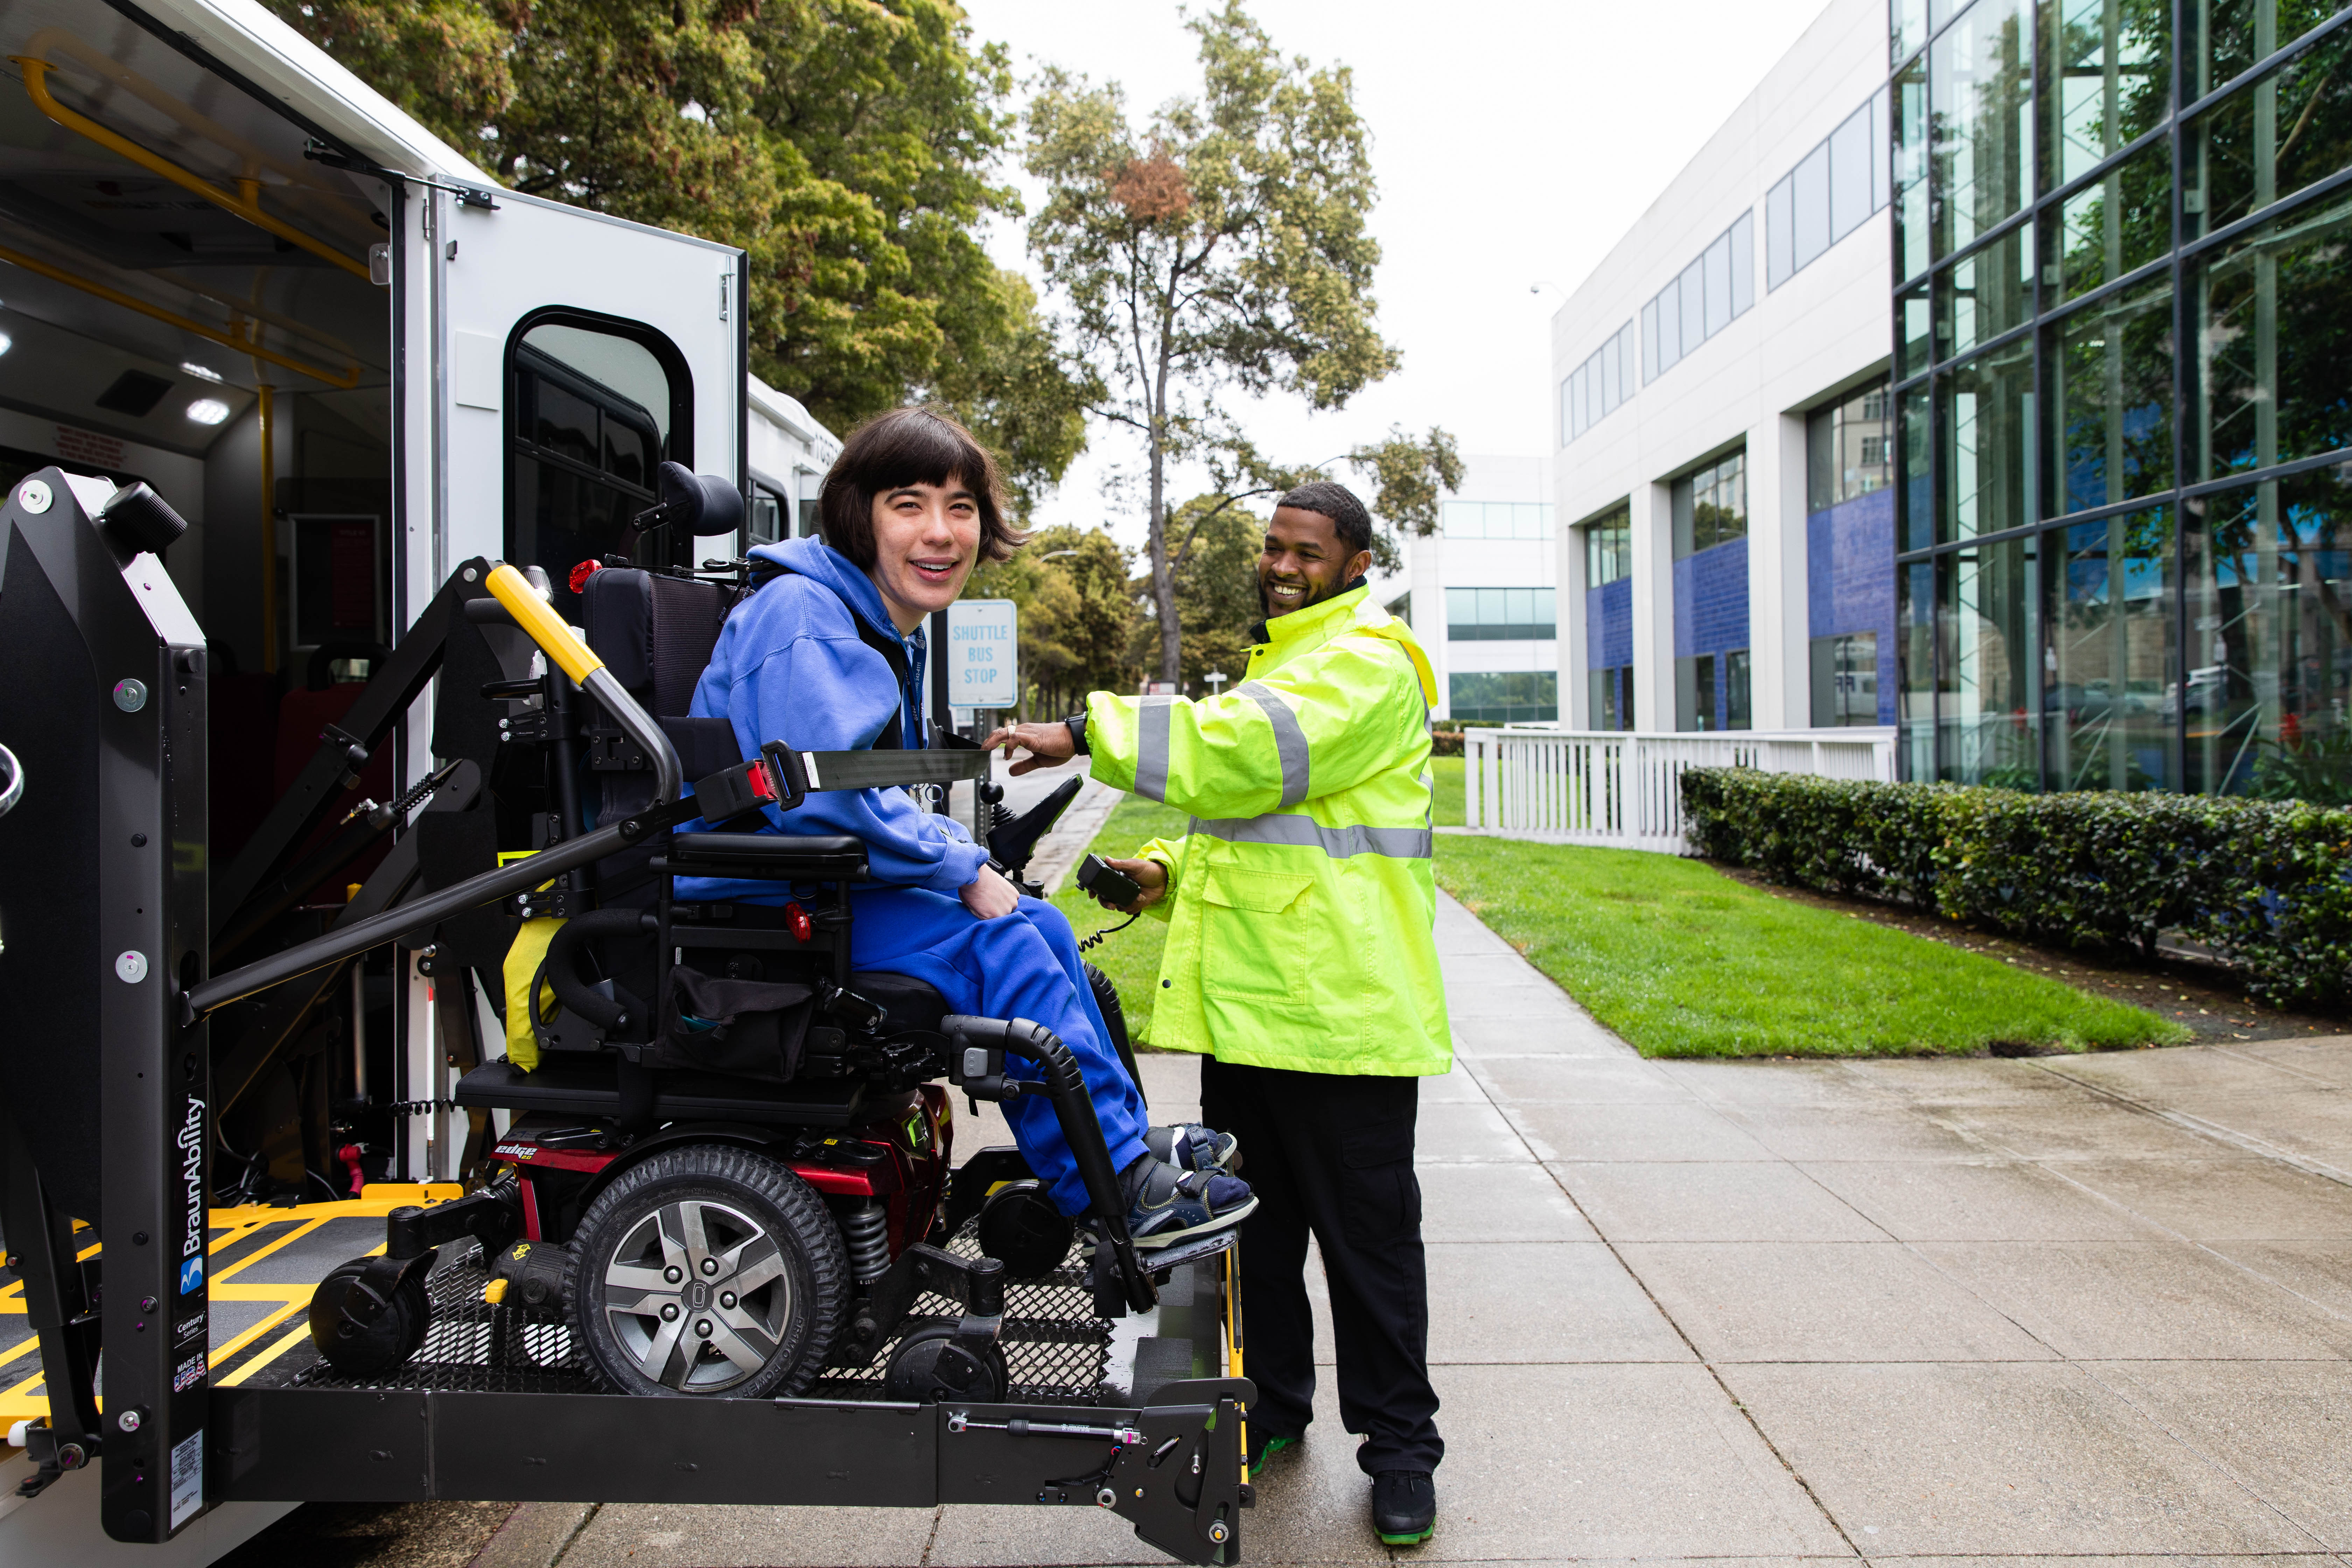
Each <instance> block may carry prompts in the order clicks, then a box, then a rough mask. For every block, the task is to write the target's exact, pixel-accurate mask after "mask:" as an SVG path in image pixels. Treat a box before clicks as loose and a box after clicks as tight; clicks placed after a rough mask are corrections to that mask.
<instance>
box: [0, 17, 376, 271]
mask: <svg viewBox="0 0 2352 1568" xmlns="http://www.w3.org/2000/svg"><path fill="white" fill-rule="evenodd" d="M8 58H10V59H12V60H14V61H16V64H17V66H18V67H19V68H22V69H23V71H24V73H25V91H26V95H27V96H29V97H30V98H31V99H32V100H33V106H34V107H35V108H36V109H38V110H40V111H41V112H42V113H43V114H46V115H47V116H48V117H49V118H50V119H51V120H53V121H57V122H58V124H59V125H62V126H64V127H65V128H66V129H67V130H68V131H70V132H73V133H74V134H76V135H77V136H85V137H88V138H89V140H90V141H92V142H97V143H98V144H99V145H100V146H101V147H104V148H106V149H107V150H108V151H109V152H112V153H121V155H122V156H123V157H125V158H128V159H130V160H131V162H132V163H136V164H138V165H139V166H140V167H141V168H142V169H146V170H150V171H152V173H154V174H161V175H163V178H165V179H167V180H169V181H171V182H172V183H173V184H175V185H178V186H180V187H182V188H183V189H184V190H190V191H194V193H195V194H196V195H200V196H202V197H204V198H205V200H206V201H208V202H210V203H212V204H213V205H215V206H216V207H219V208H220V209H221V210H223V211H224V212H229V213H234V214H236V216H238V217H241V218H243V219H244V220H245V221H246V222H247V223H249V224H251V225H253V226H255V227H257V228H260V229H266V230H268V232H269V233H271V234H274V235H276V236H277V237H278V238H280V239H283V240H286V241H287V242H289V244H293V245H299V246H300V247H302V248H303V249H305V250H307V251H309V252H310V254H311V255H313V256H316V257H320V258H322V259H324V260H328V261H331V262H333V263H334V264H335V265H336V266H338V267H340V268H342V269H343V270H344V271H346V272H349V273H351V274H352V275H353V276H355V277H359V278H368V265H367V263H366V262H364V261H358V260H354V259H353V258H351V257H348V256H345V255H344V254H343V253H342V252H341V251H340V250H337V249H336V248H335V247H333V246H331V245H329V244H328V243H327V242H326V241H325V240H323V239H320V238H319V237H316V236H315V235H310V234H306V233H304V232H303V231H302V230H300V229H299V228H296V227H295V226H293V225H292V224H290V223H288V222H286V221H284V220H283V219H281V218H276V217H272V216H270V215H269V214H268V213H266V212H264V211H262V209H261V182H260V181H259V180H239V181H237V187H238V188H237V189H236V191H234V192H231V191H226V190H223V189H222V188H221V187H220V186H218V185H215V184H213V183H212V182H211V181H210V180H207V179H205V178H204V176H202V175H201V174H194V173H192V172H190V171H189V170H186V169H183V168H182V167H180V165H179V164H177V163H173V162H172V161H171V160H170V159H169V158H166V157H163V155H161V154H160V153H151V152H149V151H148V150H147V149H146V148H144V147H142V146H141V145H139V143H138V142H133V141H131V139H130V138H129V137H127V136H124V135H122V134H121V133H120V132H114V131H110V130H108V129H107V128H106V127H105V126H103V125H100V123H99V122H98V121H95V120H92V119H90V118H89V116H88V115H84V114H78V113H76V112H75V111H74V110H70V109H68V108H67V107H66V106H65V105H64V104H62V103H59V102H58V100H57V99H56V98H55V97H54V96H53V95H52V94H51V93H50V91H49V84H48V82H47V75H48V72H49V71H50V69H51V66H50V65H49V62H48V61H47V60H44V59H37V58H34V57H32V56H30V55H11V56H9V57H8ZM369 280H370V281H371V282H373V279H369Z"/></svg>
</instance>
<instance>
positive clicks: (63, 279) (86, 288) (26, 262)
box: [0, 245, 360, 391]
mask: <svg viewBox="0 0 2352 1568" xmlns="http://www.w3.org/2000/svg"><path fill="white" fill-rule="evenodd" d="M0 261H5V262H7V263H9V264H10V265H11V266H15V267H21V268H24V269H25V270H26V271H27V272H37V273H39V274H40V275H41V276H42V277H44V278H50V279H56V280H57V281H58V282H59V283H62V284H64V285H65V286H66V287H67V288H68V289H80V290H81V291H82V292H83V293H85V294H95V295H97V296H98V297H99V298H100V299H101V300H110V301H112V302H113V303H115V304H117V305H120V306H121V307H122V308H123V309H124V310H136V311H138V312H139V313H140V314H141V315H142V316H152V317H153V318H154V319H155V320H156V321H162V322H163V323H165V324H166V325H168V326H173V327H177V328H179V329H180V330H181V331H184V332H194V333H195V335H196V336H198V337H200V338H203V339H205V340H206V341H207V342H215V343H218V344H220V345H221V346H222V347H223V348H227V349H235V350H236V352H237V353H241V354H250V355H252V356H253V357H254V358H255V359H266V360H268V362H269V363H271V364H275V365H283V366H284V367H285V368H286V369H288V370H290V371H294V372H296V373H298V374H302V375H307V376H310V377H311V378H312V379H313V380H316V381H323V382H325V383H326V384H328V385H329V386H340V387H341V388H343V389H344V390H345V391H349V390H350V389H351V388H352V387H354V386H357V385H358V384H360V367H359V366H358V365H353V366H352V368H351V369H350V370H348V371H342V372H340V373H339V372H336V371H331V370H322V369H320V367H319V366H317V365H315V364H306V363H303V362H302V361H300V360H299V359H292V358H289V357H288V356H287V355H285V354H281V353H275V352H273V351H271V350H269V349H266V348H263V347H262V346H261V344H260V343H259V342H257V339H258V338H259V337H260V335H261V333H260V330H259V329H258V328H251V329H249V330H250V331H251V333H252V335H251V336H249V337H240V336H238V335H237V333H236V331H235V323H231V330H230V331H221V330H220V329H219V328H218V327H208V326H206V325H205V324H204V323H203V322H202V321H190V320H189V319H188V318H187V317H185V316H183V315H179V314H176V313H174V312H173V311H171V310H165V309H163V307H162V306H161V305H151V304H149V303H148V302H147V301H146V300H142V299H139V298H137V297H135V296H133V295H130V294H125V293H124V292H122V290H121V289H110V288H108V287H107V286H106V285H105V284H103V283H93V282H91V281H90V280H89V279H87V278H77V277H75V276H74V275H73V274H72V273H70V272H68V271H67V270H66V269H65V268H62V267H52V266H50V265H49V264H48V263H47V262H46V261H40V260H36V259H35V258H32V257H29V256H26V254H25V253H24V252H23V251H21V250H11V249H9V248H8V247H6V246H5V245H0Z"/></svg>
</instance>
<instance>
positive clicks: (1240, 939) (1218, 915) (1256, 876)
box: [1201, 865, 1315, 998]
mask: <svg viewBox="0 0 2352 1568" xmlns="http://www.w3.org/2000/svg"><path fill="white" fill-rule="evenodd" d="M1314 885H1315V879H1314V878H1313V877H1311V876H1308V875H1307V874H1305V873H1303V872H1296V871H1256V870H1250V869H1247V868H1242V867H1236V866H1217V865H1213V866H1210V867H1208V868H1206V870H1205V873H1204V875H1203V876H1202V881H1201V904H1202V909H1201V985H1202V989H1203V990H1204V991H1208V992H1211V993H1213V994H1217V995H1221V996H1281V997H1288V998H1296V997H1297V994H1298V988H1299V985H1300V984H1301V983H1302V982H1303V981H1304V979H1305V978H1306V972H1307V950H1308V949H1309V948H1311V947H1312V946H1313V945H1314V944H1313V943H1312V942H1307V941H1303V940H1302V936H1303V933H1302V932H1300V931H1297V930H1296V929H1295V928H1293V929H1285V928H1286V923H1287V922H1286V917H1290V918H1295V917H1296V916H1297V915H1298V914H1299V913H1300V912H1302V911H1303V910H1305V909H1306V908H1307V905H1308V904H1309V903H1311V902H1312V901H1313V900H1314V894H1313V893H1312V892H1310V891H1309V889H1312V888H1313V887H1314Z"/></svg>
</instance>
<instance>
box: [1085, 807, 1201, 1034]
mask: <svg viewBox="0 0 2352 1568" xmlns="http://www.w3.org/2000/svg"><path fill="white" fill-rule="evenodd" d="M1183 831H1184V814H1183V813H1182V812H1181V811H1171V810H1170V809H1169V808H1168V807H1166V806H1164V805H1160V804H1159V803H1158V802H1157V801H1150V800H1146V799H1144V798H1143V797H1142V796H1141V795H1129V796H1128V797H1127V798H1126V799H1124V800H1122V801H1120V802H1119V803H1118V805H1117V806H1116V807H1115V808H1114V809H1113V810H1112V812H1111V814H1110V820H1109V821H1108V822H1106V823H1104V824H1103V826H1102V831H1101V832H1099V833H1097V834H1096V835H1095V841H1094V842H1093V843H1092V844H1091V845H1089V846H1087V847H1088V848H1090V849H1091V850H1093V852H1094V853H1096V854H1097V855H1099V856H1101V857H1102V858H1104V859H1106V860H1114V859H1116V860H1124V859H1127V858H1129V857H1130V856H1132V855H1133V854H1134V853H1135V852H1136V851H1137V850H1138V849H1139V848H1141V847H1143V846H1144V845H1146V844H1148V843H1150V841H1151V840H1152V839H1154V838H1174V837H1181V835H1182V833H1183ZM1054 907H1055V909H1057V910H1061V911H1062V912H1063V913H1064V914H1065V915H1067V916H1068V917H1069V920H1070V929H1071V930H1072V931H1076V932H1077V933H1078V940H1079V941H1081V942H1083V941H1085V940H1086V939H1087V937H1090V936H1092V935H1094V933H1095V932H1097V931H1101V930H1103V929H1104V928H1106V927H1108V926H1115V925H1117V924H1118V923H1119V922H1120V921H1123V920H1125V919H1127V917H1126V916H1125V915H1121V914H1113V913H1112V912H1111V911H1110V910H1106V909H1104V908H1103V907H1102V906H1101V905H1100V904H1098V903H1097V902H1095V901H1094V900H1092V899H1090V898H1088V897H1087V896H1086V894H1084V893H1082V892H1080V891H1079V890H1078V879H1077V878H1076V876H1070V877H1066V878H1065V879H1063V881H1062V890H1061V891H1060V892H1057V893H1055V895H1054ZM1167 944H1168V925H1167V922H1166V921H1161V920H1159V919H1157V918H1156V917H1154V916H1151V915H1146V916H1144V917H1143V918H1142V919H1141V920H1139V921H1136V922H1135V923H1134V924H1133V925H1131V926H1129V927H1128V928H1127V929H1126V930H1125V931H1120V932H1119V933H1118V935H1117V936H1110V937H1105V938H1104V939H1103V942H1102V945H1101V946H1099V947H1097V948H1094V949H1093V950H1091V951H1090V952H1087V958H1088V959H1089V960H1091V961H1092V962H1093V963H1094V965H1095V967H1096V968H1097V969H1099V970H1101V971H1102V972H1103V973H1105V974H1108V975H1109V976H1110V979H1111V984H1114V985H1116V986H1118V1000H1119V1005H1120V1006H1122V1007H1124V1008H1125V1009H1126V1010H1127V1033H1128V1037H1129V1039H1130V1040H1132V1041H1133V1042H1134V1043H1135V1044H1136V1045H1138V1046H1141V1045H1144V1044H1145V1043H1146V1042H1148V1041H1149V1040H1150V1037H1151V1036H1150V1028H1151V1005H1152V1003H1153V1002H1154V1001H1155V1000H1157V999H1158V997H1159V994H1160V949H1161V948H1163V947H1165V946H1167Z"/></svg>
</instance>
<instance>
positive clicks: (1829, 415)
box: [1805, 386, 1895, 512]
mask: <svg viewBox="0 0 2352 1568" xmlns="http://www.w3.org/2000/svg"><path fill="white" fill-rule="evenodd" d="M1886 429H1887V423H1886V388H1885V387H1884V386H1874V387H1871V388H1870V389H1869V390H1867V391H1865V392H1858V393H1856V394H1854V395H1853V396H1851V397H1849V398H1847V399H1845V400H1844V401H1843V402H1842V403H1833V404H1832V405H1829V406H1828V407H1826V408H1816V409H1815V410H1813V412H1812V413H1811V415H1809V416H1807V417H1806V420H1805V510H1807V511H1809V512H1810V511H1827V510H1829V509H1830V508H1832V507H1833V506H1835V505H1837V504H1838V503H1839V502H1840V501H1849V500H1853V499H1854V498H1855V497H1856V496H1866V495H1868V494H1870V493H1871V492H1872V491H1873V490H1883V489H1885V488H1886V487H1887V486H1888V485H1890V484H1892V483H1894V482H1895V474H1894V470H1893V469H1892V468H1889V467H1888V465H1887V461H1886V457H1887V449H1886V448H1887V441H1886Z"/></svg>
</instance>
